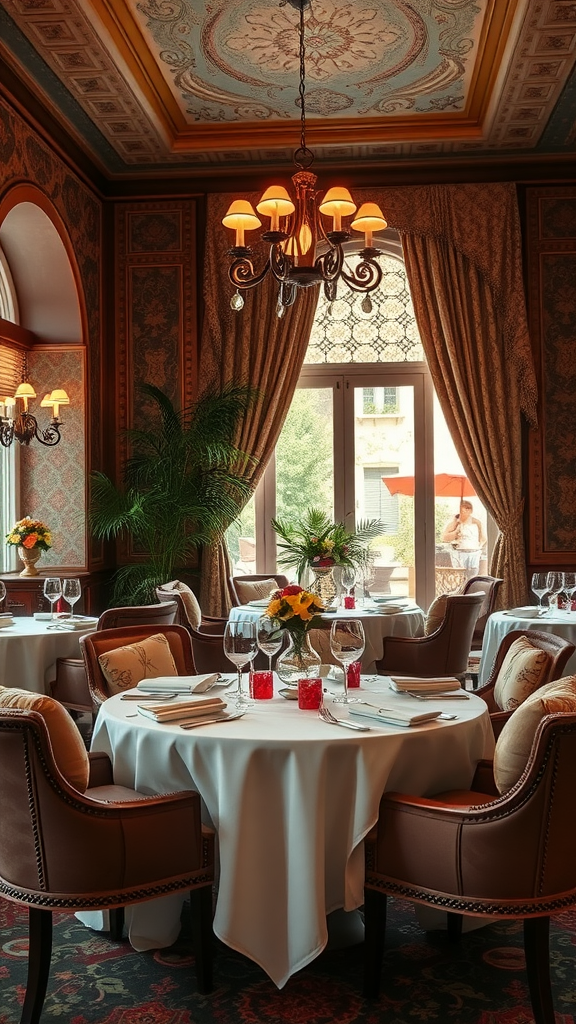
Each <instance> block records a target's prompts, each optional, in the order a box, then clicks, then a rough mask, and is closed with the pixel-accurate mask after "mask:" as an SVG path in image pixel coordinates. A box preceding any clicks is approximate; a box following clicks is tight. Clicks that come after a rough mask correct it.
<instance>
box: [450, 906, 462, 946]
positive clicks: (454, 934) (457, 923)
mask: <svg viewBox="0 0 576 1024" xmlns="http://www.w3.org/2000/svg"><path fill="white" fill-rule="evenodd" d="M446 918H447V920H446V928H447V931H448V939H449V940H450V942H460V939H461V938H462V922H463V920H464V919H463V917H462V914H455V913H454V911H452V910H449V911H447V913H446Z"/></svg>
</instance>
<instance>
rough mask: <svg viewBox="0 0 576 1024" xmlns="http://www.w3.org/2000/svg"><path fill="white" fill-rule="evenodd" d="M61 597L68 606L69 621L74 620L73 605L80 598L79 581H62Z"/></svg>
mask: <svg viewBox="0 0 576 1024" xmlns="http://www.w3.org/2000/svg"><path fill="white" fill-rule="evenodd" d="M62 597H63V598H64V600H65V601H66V603H67V604H69V605H70V621H72V620H74V619H75V618H76V616H75V615H74V605H75V604H76V601H79V600H80V598H81V597H82V588H81V586H80V580H77V579H70V580H64V581H63V583H62Z"/></svg>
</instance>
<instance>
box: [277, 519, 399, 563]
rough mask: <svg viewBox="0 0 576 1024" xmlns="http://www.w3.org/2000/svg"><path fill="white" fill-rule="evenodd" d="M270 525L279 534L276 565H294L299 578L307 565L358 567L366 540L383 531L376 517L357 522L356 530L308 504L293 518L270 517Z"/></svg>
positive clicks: (363, 553) (361, 560) (363, 557)
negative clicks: (308, 506) (304, 509)
mask: <svg viewBox="0 0 576 1024" xmlns="http://www.w3.org/2000/svg"><path fill="white" fill-rule="evenodd" d="M272 529H273V530H274V531H275V532H276V533H277V534H278V536H279V537H280V538H281V543H279V544H278V551H279V554H278V565H279V566H281V567H282V568H283V569H295V570H296V572H297V574H298V579H301V578H302V575H303V573H304V570H305V569H306V567H307V566H309V565H310V566H312V568H316V569H323V568H329V567H330V566H333V565H353V566H355V567H358V566H359V565H361V564H362V563H363V562H364V561H365V559H366V553H367V545H368V541H370V540H373V539H374V537H378V536H379V535H380V534H381V533H383V531H384V526H383V524H382V523H381V522H380V520H379V519H371V520H367V521H366V522H360V523H359V524H358V529H357V530H356V532H355V533H351V532H350V531H349V530H347V529H346V527H345V526H344V525H343V523H333V522H332V521H331V519H330V518H329V517H328V516H327V515H326V513H325V512H322V511H321V510H320V509H317V508H309V509H307V511H306V512H305V513H304V515H303V516H302V517H301V518H300V519H299V520H298V521H297V522H296V523H289V522H286V521H285V520H281V519H273V520H272Z"/></svg>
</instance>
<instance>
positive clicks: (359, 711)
mask: <svg viewBox="0 0 576 1024" xmlns="http://www.w3.org/2000/svg"><path fill="white" fill-rule="evenodd" d="M348 710H349V712H350V714H351V715H362V716H363V717H365V718H377V719H378V720H379V721H380V722H386V723H388V724H389V725H402V726H410V725H421V724H422V722H431V721H433V720H434V719H435V718H438V717H439V716H440V714H441V712H440V711H423V712H420V713H415V712H413V711H403V710H402V708H390V707H384V706H382V705H378V704H366V703H359V704H351V705H350V707H349V708H348Z"/></svg>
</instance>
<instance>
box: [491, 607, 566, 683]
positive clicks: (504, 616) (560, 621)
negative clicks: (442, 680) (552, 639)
mask: <svg viewBox="0 0 576 1024" xmlns="http://www.w3.org/2000/svg"><path fill="white" fill-rule="evenodd" d="M513 629H521V630H527V629H536V630H538V631H539V632H541V633H556V635H557V636H561V637H564V639H565V640H569V641H570V643H573V644H576V612H571V611H570V612H565V611H558V612H557V611H554V613H553V614H550V612H549V611H548V610H546V611H545V612H544V614H543V615H538V614H537V608H536V605H534V606H533V612H532V611H529V614H526V615H523V614H522V609H521V608H511V609H510V610H508V611H503V612H494V613H493V614H492V615H490V617H489V618H488V620H487V622H486V629H485V630H484V640H483V642H482V657H481V660H480V667H479V670H478V685H479V686H483V685H484V683H485V682H487V680H488V677H489V675H490V672H491V671H492V665H493V664H494V659H495V657H496V653H497V651H498V648H499V646H500V644H501V643H502V640H503V639H504V637H505V636H506V634H507V633H510V632H511V630H513ZM574 673H576V654H573V655H572V657H571V658H570V660H569V662H568V664H567V665H566V668H565V670H564V675H567V676H569V675H573V674H574Z"/></svg>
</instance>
